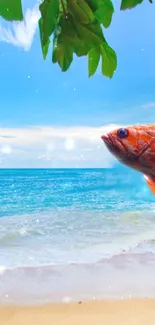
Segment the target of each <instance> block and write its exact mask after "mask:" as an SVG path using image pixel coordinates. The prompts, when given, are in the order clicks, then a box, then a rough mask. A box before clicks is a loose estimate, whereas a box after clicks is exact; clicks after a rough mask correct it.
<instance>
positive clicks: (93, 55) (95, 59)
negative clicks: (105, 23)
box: [88, 47, 101, 77]
mask: <svg viewBox="0 0 155 325" xmlns="http://www.w3.org/2000/svg"><path fill="white" fill-rule="evenodd" d="M100 54H101V53H100V48H99V47H96V48H92V49H91V50H90V51H89V53H88V72H89V77H91V76H93V75H94V73H95V72H96V70H97V67H98V64H99V61H100Z"/></svg>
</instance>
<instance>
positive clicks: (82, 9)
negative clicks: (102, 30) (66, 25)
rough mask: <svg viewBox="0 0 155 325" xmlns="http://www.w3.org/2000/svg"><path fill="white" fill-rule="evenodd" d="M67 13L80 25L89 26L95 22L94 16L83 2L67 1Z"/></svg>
mask: <svg viewBox="0 0 155 325" xmlns="http://www.w3.org/2000/svg"><path fill="white" fill-rule="evenodd" d="M67 5H68V11H69V13H70V14H71V15H72V17H73V18H74V19H75V20H76V21H77V22H78V23H81V24H89V23H91V22H93V21H94V20H95V17H94V14H93V12H92V10H91V8H90V7H89V5H88V4H87V3H86V1H85V0H68V1H67Z"/></svg>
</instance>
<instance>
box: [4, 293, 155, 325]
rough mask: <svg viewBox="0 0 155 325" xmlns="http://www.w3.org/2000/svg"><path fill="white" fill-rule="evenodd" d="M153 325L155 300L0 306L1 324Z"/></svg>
mask: <svg viewBox="0 0 155 325" xmlns="http://www.w3.org/2000/svg"><path fill="white" fill-rule="evenodd" d="M34 323H36V324H37V325H43V324H44V325H103V324H104V325H143V324H144V325H146V324H148V325H151V324H152V325H154V324H155V300H154V299H143V300H124V301H120V300H117V301H93V302H84V303H82V302H79V303H70V304H53V305H44V306H32V307H21V306H20V307H17V306H16V307H11V306H9V307H8V306H5V307H4V306H1V307H0V324H1V325H27V324H29V325H32V324H34Z"/></svg>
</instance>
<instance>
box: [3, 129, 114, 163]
mask: <svg viewBox="0 0 155 325" xmlns="http://www.w3.org/2000/svg"><path fill="white" fill-rule="evenodd" d="M116 127H118V126H117V125H107V126H103V127H96V128H95V127H88V126H76V127H53V126H51V127H50V126H45V127H43V126H38V127H29V128H1V129H0V167H1V168H20V167H21V168H22V167H24V168H26V167H36V168H37V167H38V168H40V167H45V168H46V167H47V168H48V167H53V168H56V167H62V168H63V167H64V168H65V167H68V168H69V167H72V168H74V167H81V168H82V167H100V168H102V167H111V166H112V165H113V163H114V161H115V158H114V157H113V156H112V155H111V154H110V153H109V151H108V150H107V148H106V147H105V145H104V143H103V142H102V140H101V135H103V134H104V133H106V132H108V131H110V130H112V129H114V128H116Z"/></svg>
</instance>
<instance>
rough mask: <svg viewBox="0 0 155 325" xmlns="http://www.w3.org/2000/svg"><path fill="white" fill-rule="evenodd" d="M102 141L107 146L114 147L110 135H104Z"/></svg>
mask: <svg viewBox="0 0 155 325" xmlns="http://www.w3.org/2000/svg"><path fill="white" fill-rule="evenodd" d="M101 139H102V140H103V142H104V143H105V144H107V145H110V146H112V145H113V141H112V137H111V136H110V135H109V134H105V135H102V136H101Z"/></svg>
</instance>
